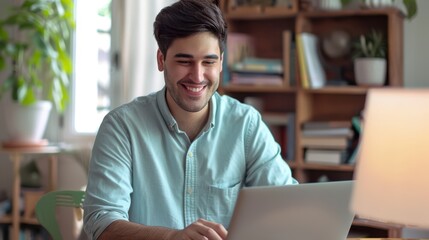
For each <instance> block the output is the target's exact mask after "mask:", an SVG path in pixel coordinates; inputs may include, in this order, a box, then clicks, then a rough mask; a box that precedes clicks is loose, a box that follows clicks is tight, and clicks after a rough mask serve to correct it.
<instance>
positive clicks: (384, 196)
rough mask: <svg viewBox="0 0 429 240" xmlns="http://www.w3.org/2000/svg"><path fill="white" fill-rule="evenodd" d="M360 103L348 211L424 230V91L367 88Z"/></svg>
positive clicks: (427, 105)
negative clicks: (361, 110) (360, 122)
mask: <svg viewBox="0 0 429 240" xmlns="http://www.w3.org/2000/svg"><path fill="white" fill-rule="evenodd" d="M365 104H366V105H365V110H364V117H363V118H364V120H363V132H362V138H361V140H360V144H361V145H360V152H359V158H358V160H357V163H356V164H357V165H356V171H355V176H354V178H355V180H356V183H355V187H354V190H353V197H352V202H351V208H352V211H354V212H355V213H356V215H357V216H359V217H363V218H367V219H373V220H379V221H383V222H390V223H399V224H404V225H407V226H413V227H422V228H429V89H396V88H392V89H385V88H383V89H371V90H369V91H368V94H367V98H366V102H365Z"/></svg>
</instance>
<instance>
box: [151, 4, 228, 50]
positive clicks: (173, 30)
mask: <svg viewBox="0 0 429 240" xmlns="http://www.w3.org/2000/svg"><path fill="white" fill-rule="evenodd" d="M217 4H218V1H211V0H180V1H178V2H176V3H174V4H172V5H171V6H168V7H165V8H163V9H162V10H161V12H159V14H158V15H157V17H156V19H155V22H154V23H153V28H154V35H155V39H156V41H157V43H158V47H159V49H160V50H161V52H162V53H163V54H164V57H165V56H166V53H167V49H168V48H169V47H170V45H171V44H172V43H173V41H174V40H175V39H177V38H184V37H188V36H191V35H193V34H195V33H200V32H211V33H212V34H213V35H215V36H216V37H217V38H218V40H219V48H220V51H221V53H222V52H223V51H224V49H225V44H226V28H227V25H226V21H225V19H224V17H223V14H222V12H221V10H220V9H219V7H218V6H217Z"/></svg>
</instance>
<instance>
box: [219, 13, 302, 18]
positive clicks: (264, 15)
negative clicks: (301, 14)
mask: <svg viewBox="0 0 429 240" xmlns="http://www.w3.org/2000/svg"><path fill="white" fill-rule="evenodd" d="M296 16H297V14H296V13H293V12H287V11H285V12H270V13H264V12H255V13H254V14H249V13H241V12H234V11H232V12H230V13H228V14H227V15H226V18H227V19H228V20H252V19H274V18H293V17H296Z"/></svg>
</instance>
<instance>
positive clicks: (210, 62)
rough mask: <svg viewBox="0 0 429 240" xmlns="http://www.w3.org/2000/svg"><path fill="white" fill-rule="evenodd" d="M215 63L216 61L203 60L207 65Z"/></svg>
mask: <svg viewBox="0 0 429 240" xmlns="http://www.w3.org/2000/svg"><path fill="white" fill-rule="evenodd" d="M215 63H216V61H204V64H207V65H213V64H215Z"/></svg>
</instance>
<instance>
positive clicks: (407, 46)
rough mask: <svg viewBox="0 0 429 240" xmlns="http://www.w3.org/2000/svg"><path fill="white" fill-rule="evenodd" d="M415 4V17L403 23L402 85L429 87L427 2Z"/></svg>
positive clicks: (428, 16)
mask: <svg viewBox="0 0 429 240" xmlns="http://www.w3.org/2000/svg"><path fill="white" fill-rule="evenodd" d="M417 4H418V12H417V16H416V17H415V18H414V19H412V20H411V21H405V23H404V84H405V86H406V87H429V74H428V66H429V59H428V57H429V47H428V44H429V31H428V29H429V26H428V25H429V14H428V13H429V1H427V0H417Z"/></svg>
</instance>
